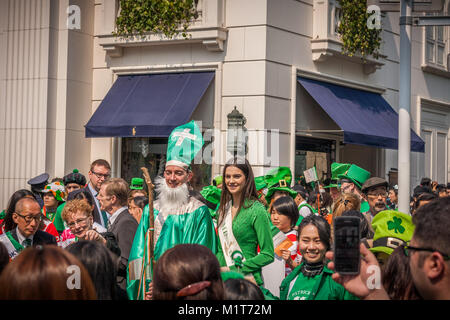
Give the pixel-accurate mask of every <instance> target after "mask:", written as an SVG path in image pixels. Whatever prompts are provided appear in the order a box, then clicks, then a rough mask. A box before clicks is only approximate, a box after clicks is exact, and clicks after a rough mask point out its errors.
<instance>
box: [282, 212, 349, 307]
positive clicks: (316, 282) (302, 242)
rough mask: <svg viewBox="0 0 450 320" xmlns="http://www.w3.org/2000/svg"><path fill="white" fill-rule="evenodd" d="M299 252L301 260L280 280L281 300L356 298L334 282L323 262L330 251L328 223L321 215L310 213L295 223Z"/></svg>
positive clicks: (330, 272)
mask: <svg viewBox="0 0 450 320" xmlns="http://www.w3.org/2000/svg"><path fill="white" fill-rule="evenodd" d="M298 233H299V237H298V242H299V251H300V253H301V254H302V263H301V264H300V265H299V266H298V267H296V268H295V269H294V270H293V271H292V272H291V273H290V274H289V275H288V276H287V277H286V278H285V279H284V280H283V282H282V283H281V286H280V299H281V300H357V298H356V297H355V296H353V295H352V294H350V293H349V292H347V291H346V290H345V289H344V287H342V286H341V285H340V284H338V283H336V282H335V281H334V280H333V279H332V278H331V275H332V274H333V271H331V270H329V269H328V268H327V267H326V264H325V252H327V251H328V250H330V248H331V246H330V238H331V236H330V235H331V232H330V225H329V224H328V222H327V221H326V220H325V219H324V218H323V217H321V216H316V215H310V216H307V217H306V218H304V219H303V220H302V222H301V223H300V225H299V230H298Z"/></svg>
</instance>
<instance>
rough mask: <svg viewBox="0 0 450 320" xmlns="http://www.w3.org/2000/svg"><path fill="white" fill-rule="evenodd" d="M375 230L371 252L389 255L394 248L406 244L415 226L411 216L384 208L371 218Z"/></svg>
mask: <svg viewBox="0 0 450 320" xmlns="http://www.w3.org/2000/svg"><path fill="white" fill-rule="evenodd" d="M372 228H373V230H374V231H375V234H374V237H373V246H372V248H370V251H372V252H374V253H375V252H384V253H386V254H388V255H390V254H391V253H392V252H393V251H394V249H395V248H397V247H398V246H401V245H406V243H407V242H409V241H410V240H411V238H412V235H413V233H414V229H415V226H414V224H413V223H412V219H411V216H410V215H408V214H405V213H402V212H398V211H394V210H384V211H381V212H379V213H377V214H376V215H375V217H374V218H373V220H372Z"/></svg>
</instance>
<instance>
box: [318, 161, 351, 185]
mask: <svg viewBox="0 0 450 320" xmlns="http://www.w3.org/2000/svg"><path fill="white" fill-rule="evenodd" d="M349 168H350V164H349V163H338V162H333V163H332V164H331V181H330V184H329V185H327V186H325V187H324V188H338V187H339V185H338V179H339V178H338V176H339V175H340V174H344V173H345V171H347V170H348V169H349Z"/></svg>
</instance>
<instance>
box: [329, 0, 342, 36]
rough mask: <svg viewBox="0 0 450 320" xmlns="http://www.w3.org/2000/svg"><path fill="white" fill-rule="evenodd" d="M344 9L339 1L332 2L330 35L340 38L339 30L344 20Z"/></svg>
mask: <svg viewBox="0 0 450 320" xmlns="http://www.w3.org/2000/svg"><path fill="white" fill-rule="evenodd" d="M342 14H343V13H342V8H341V5H340V3H339V1H338V0H333V1H330V18H331V22H332V23H331V24H330V27H331V30H330V34H331V35H334V36H335V37H337V38H339V33H338V28H339V24H340V23H341V19H342Z"/></svg>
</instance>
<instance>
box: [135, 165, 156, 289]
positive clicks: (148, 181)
mask: <svg viewBox="0 0 450 320" xmlns="http://www.w3.org/2000/svg"><path fill="white" fill-rule="evenodd" d="M141 170H142V172H143V175H144V179H145V183H146V184H147V187H148V213H149V216H148V219H149V228H148V229H147V232H146V235H145V238H146V239H147V241H146V242H147V261H148V263H151V264H152V279H153V268H154V264H155V263H154V262H155V254H154V245H153V237H154V234H155V219H154V212H153V189H154V188H155V186H154V184H153V183H152V179H151V178H150V174H149V173H148V169H147V168H145V167H142V168H141ZM144 260H145V259H142V262H144ZM145 269H146V268H145V265H144V263H143V264H142V269H141V279H140V280H141V281H142V280H144V288H145V290H144V294H145V292H146V291H147V285H146V281H145V279H146V271H145ZM140 288H141V286H139V291H140ZM139 293H140V292H138V297H139Z"/></svg>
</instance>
